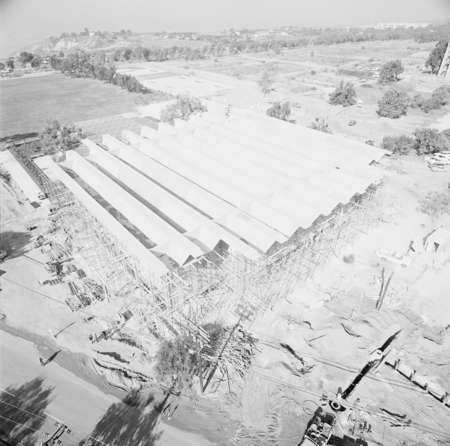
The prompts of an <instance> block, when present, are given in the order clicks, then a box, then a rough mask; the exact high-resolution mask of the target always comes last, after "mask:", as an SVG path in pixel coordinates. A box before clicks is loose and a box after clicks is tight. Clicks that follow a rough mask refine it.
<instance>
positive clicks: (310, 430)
mask: <svg viewBox="0 0 450 446" xmlns="http://www.w3.org/2000/svg"><path fill="white" fill-rule="evenodd" d="M335 424H336V417H335V416H334V415H333V414H332V413H329V412H325V411H324V410H323V409H322V408H321V407H318V408H317V410H316V411H315V412H314V416H313V417H312V418H311V420H310V421H309V423H308V426H307V428H306V432H305V434H304V435H303V438H302V441H301V442H300V445H299V446H325V445H327V444H328V442H329V440H330V438H331V434H332V432H333V428H334V426H335Z"/></svg>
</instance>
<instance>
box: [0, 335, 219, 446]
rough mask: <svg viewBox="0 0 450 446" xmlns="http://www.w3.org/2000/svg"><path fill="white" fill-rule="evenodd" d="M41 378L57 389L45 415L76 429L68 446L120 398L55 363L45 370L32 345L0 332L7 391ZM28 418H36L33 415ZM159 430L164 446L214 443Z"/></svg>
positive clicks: (0, 380) (0, 384)
mask: <svg viewBox="0 0 450 446" xmlns="http://www.w3.org/2000/svg"><path fill="white" fill-rule="evenodd" d="M50 354H51V352H50ZM39 376H41V377H43V379H44V386H49V387H53V388H54V389H53V392H52V395H51V398H53V399H52V401H51V402H50V403H49V404H48V406H47V407H46V409H45V412H47V413H48V414H50V415H52V416H53V417H56V418H57V419H59V420H61V421H63V422H64V423H65V424H66V425H67V426H69V427H70V428H71V429H72V433H71V434H70V435H68V434H67V433H65V434H64V435H63V437H62V438H61V439H62V440H64V441H63V444H65V445H76V444H77V443H78V441H79V440H81V439H82V438H85V436H86V435H87V434H89V433H90V432H91V431H92V429H93V428H94V427H95V426H96V425H97V423H98V421H99V420H100V419H101V418H102V416H103V414H104V413H105V412H106V411H107V409H108V407H110V406H111V405H112V404H114V403H117V402H119V400H118V399H117V398H116V397H114V396H111V395H107V394H104V393H103V392H101V391H100V390H99V389H97V388H96V387H95V386H93V385H91V384H89V383H87V382H85V381H83V380H82V379H80V378H78V377H76V376H75V375H74V374H72V373H71V372H69V371H68V370H66V369H64V368H62V367H60V366H59V365H58V364H56V363H55V362H52V363H50V364H48V365H46V366H45V367H42V366H41V365H40V363H39V353H38V351H37V349H36V347H35V346H34V345H33V344H32V343H31V342H29V341H26V340H24V339H21V338H17V337H15V336H12V335H10V334H9V333H6V332H4V331H0V388H1V389H2V390H5V389H6V388H7V387H8V386H13V388H14V389H17V388H18V387H20V386H21V385H23V384H26V383H28V382H30V381H32V380H33V379H35V378H36V377H39ZM10 390H11V389H10ZM1 396H4V393H3V392H0V398H1ZM13 401H14V400H13ZM29 410H31V409H29ZM0 415H1V414H0ZM24 416H30V417H32V415H29V414H24ZM0 421H2V420H0ZM54 422H55V420H53V419H52V418H50V417H47V420H46V421H45V423H44V425H43V426H42V427H41V428H39V431H40V432H39V433H38V434H37V435H38V440H42V441H44V440H45V437H44V435H43V433H44V432H50V433H53V432H54V431H55V430H56V427H55V425H54ZM0 425H1V424H0ZM158 430H159V431H162V437H161V439H160V440H159V441H158V445H161V446H180V445H186V446H189V445H192V446H212V444H213V443H211V442H209V441H208V440H206V439H205V438H203V437H201V436H200V435H196V434H192V433H188V432H184V431H182V430H180V429H177V428H175V427H173V426H169V425H167V424H163V423H162V422H159V423H158ZM38 444H40V443H38ZM99 444H101V443H99ZM144 444H145V443H144ZM144 444H143V446H144Z"/></svg>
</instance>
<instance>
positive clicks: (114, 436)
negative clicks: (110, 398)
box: [78, 391, 165, 446]
mask: <svg viewBox="0 0 450 446" xmlns="http://www.w3.org/2000/svg"><path fill="white" fill-rule="evenodd" d="M164 403H165V402H164V401H163V402H161V403H156V404H155V398H154V396H153V395H151V394H150V395H148V394H147V395H144V394H141V393H140V391H132V392H130V393H129V394H128V395H127V396H126V397H125V398H124V399H123V400H122V401H121V402H120V403H115V404H113V405H111V406H110V407H109V409H108V411H107V412H106V413H105V415H103V417H102V419H101V420H100V421H99V422H98V423H97V426H95V428H94V430H93V431H92V432H91V433H90V435H89V437H88V438H86V439H85V440H83V441H82V442H80V443H79V445H78V446H98V445H99V444H102V443H104V444H107V445H109V446H154V445H156V443H157V441H158V440H159V439H160V437H161V431H160V430H158V422H159V415H160V413H161V409H162V407H163V406H164ZM99 441H100V442H102V443H99Z"/></svg>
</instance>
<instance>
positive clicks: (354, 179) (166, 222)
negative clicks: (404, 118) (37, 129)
mask: <svg viewBox="0 0 450 446" xmlns="http://www.w3.org/2000/svg"><path fill="white" fill-rule="evenodd" d="M225 148H226V149H225ZM80 152H81V153H82V155H80ZM385 154H386V152H385V151H384V150H382V149H379V148H374V147H369V146H364V145H362V144H359V143H356V142H351V141H344V144H342V141H340V140H339V138H338V137H334V136H331V135H322V134H319V133H317V132H314V131H313V130H310V129H307V128H301V127H298V126H292V125H291V124H289V123H285V122H282V121H277V120H274V119H271V118H268V117H265V116H261V115H253V114H248V115H246V114H242V116H239V115H237V116H233V117H232V118H230V119H228V120H223V119H219V118H215V117H211V116H209V117H208V116H205V117H203V118H199V117H198V118H194V119H191V120H190V121H189V122H185V121H177V122H176V124H175V126H174V127H172V126H169V125H166V124H163V123H160V124H159V129H158V130H155V129H152V128H150V127H145V126H143V127H142V128H141V134H136V133H133V132H131V131H128V130H124V131H123V133H122V138H121V139H118V138H115V137H113V136H111V135H107V134H106V135H103V138H102V142H101V143H99V144H96V143H94V142H93V141H91V140H89V139H86V140H83V149H82V150H78V151H76V152H67V154H66V159H65V161H64V162H61V163H60V164H57V163H55V162H54V161H53V160H52V159H51V158H50V157H42V158H38V159H37V160H36V164H37V166H38V167H39V168H40V169H41V172H42V178H43V181H44V184H43V185H44V188H45V191H46V193H47V194H48V197H49V199H50V200H51V202H52V203H53V204H54V205H55V206H56V207H57V210H56V211H55V213H54V215H53V216H52V218H51V220H50V222H51V223H50V227H49V228H48V231H49V232H50V233H52V234H53V235H54V238H55V242H56V243H59V246H60V247H61V249H62V251H64V252H66V255H67V256H74V257H75V258H79V259H82V261H83V262H84V270H85V272H86V273H87V278H85V279H79V283H78V284H76V285H75V286H76V287H77V288H78V289H80V290H84V289H85V288H86V284H85V282H86V281H89V283H91V286H90V287H91V288H93V285H92V284H93V283H95V289H96V292H95V293H93V296H94V297H93V299H92V300H93V302H95V301H96V300H107V301H108V302H111V303H113V304H114V308H115V309H116V310H117V314H118V315H122V320H121V321H120V326H121V327H120V328H121V330H125V331H126V330H127V329H128V328H129V329H132V330H133V333H134V335H136V331H137V332H139V333H142V334H144V335H151V336H154V337H156V338H162V339H167V338H172V337H174V336H178V335H180V334H192V335H194V336H199V337H203V338H205V337H206V338H205V339H204V341H205V342H207V341H208V338H207V336H206V333H205V331H204V330H202V328H201V326H202V325H204V324H206V323H214V322H217V321H219V320H220V321H221V322H222V323H226V325H233V324H236V323H237V322H240V324H241V325H242V326H243V327H247V328H248V327H250V326H251V324H252V323H253V322H254V321H255V320H256V319H257V318H258V317H261V316H262V315H263V314H264V313H265V312H266V311H267V310H269V309H271V308H273V306H274V305H275V304H276V303H277V302H278V301H279V300H280V299H283V298H285V297H286V296H287V295H288V294H289V293H290V292H291V291H292V290H293V288H294V287H295V285H296V283H297V282H298V281H305V280H306V279H308V278H310V277H312V276H313V275H314V272H315V271H316V269H318V268H320V269H321V268H323V267H324V266H326V265H327V264H328V262H329V260H330V258H332V257H336V256H339V254H340V252H341V250H342V248H343V247H345V246H346V245H347V244H349V243H352V241H353V240H354V239H355V238H356V237H358V234H361V233H367V232H368V231H370V229H371V228H373V227H374V226H375V225H377V222H378V220H379V218H380V212H381V211H380V205H381V198H382V180H383V176H384V171H383V170H381V169H378V168H376V167H373V166H371V164H373V163H376V162H378V161H379V160H380V159H381V158H382V157H383V156H384V155H385ZM91 295H92V293H91ZM74 306H75V307H76V304H74ZM123 315H126V316H123ZM119 319H120V316H119ZM118 323H119V322H118Z"/></svg>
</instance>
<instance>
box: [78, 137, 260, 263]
mask: <svg viewBox="0 0 450 446" xmlns="http://www.w3.org/2000/svg"><path fill="white" fill-rule="evenodd" d="M108 142H111V143H112V144H111V143H110V144H109V145H108ZM114 142H116V145H117V143H119V147H120V144H123V143H121V142H120V141H118V140H117V139H116V138H114V137H113V136H109V135H105V136H104V137H103V143H104V144H105V145H106V146H107V147H112V148H113V147H114V144H113V143H114ZM83 143H84V144H85V145H86V146H87V147H88V148H89V159H91V160H92V161H94V162H95V163H96V164H98V165H100V166H101V167H102V169H104V170H106V171H108V172H109V173H110V174H111V175H113V176H114V177H115V178H116V179H118V180H119V181H120V182H122V183H123V184H124V185H125V186H126V187H127V188H129V189H131V190H133V191H134V192H135V193H136V194H138V195H139V196H140V197H141V198H143V199H144V200H145V201H146V202H147V203H148V204H149V205H150V206H151V207H152V208H153V209H154V211H155V212H158V213H159V215H160V216H161V217H162V218H164V219H166V220H168V222H169V223H171V224H172V225H173V226H175V227H177V229H178V230H179V231H180V232H181V233H182V234H183V235H184V236H185V237H187V238H188V239H189V240H191V241H192V242H193V243H195V244H197V245H199V246H200V247H201V248H202V250H203V251H204V252H205V253H207V252H210V251H212V250H214V248H215V247H216V246H217V245H218V244H219V243H220V242H221V241H223V242H225V243H226V244H227V245H230V246H232V248H233V249H235V250H236V251H239V252H241V253H242V254H244V255H245V256H246V257H248V258H251V259H257V258H258V257H259V256H260V254H261V252H258V251H257V250H255V249H254V248H252V247H251V246H249V245H248V244H247V243H245V242H244V241H243V240H241V239H239V238H238V237H236V236H235V235H233V234H231V233H230V232H228V231H226V230H224V229H223V228H222V227H220V226H219V225H218V224H216V223H215V222H214V221H212V220H211V219H209V218H207V217H206V216H205V215H203V214H201V213H200V212H199V211H197V210H196V209H194V208H193V207H191V206H190V205H189V204H187V203H186V202H184V201H182V200H181V199H179V198H178V197H176V196H175V195H173V194H172V193H170V192H168V191H167V190H166V189H164V188H163V187H161V186H159V185H158V184H157V183H155V182H154V181H152V180H150V179H149V178H148V177H147V176H145V175H144V172H142V173H141V172H140V171H138V170H136V169H133V168H132V167H130V166H129V165H127V164H125V163H124V162H123V161H121V160H120V159H119V158H116V157H115V156H114V155H112V154H110V153H108V152H107V151H106V150H104V149H102V148H101V147H99V146H98V145H96V144H94V143H93V142H91V141H89V140H84V141H83ZM119 152H120V148H119V150H115V151H114V149H113V150H112V153H114V154H119ZM153 180H155V179H154V178H153Z"/></svg>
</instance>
